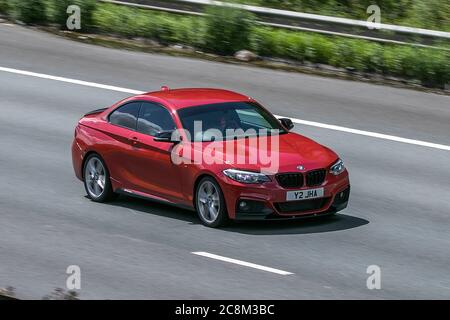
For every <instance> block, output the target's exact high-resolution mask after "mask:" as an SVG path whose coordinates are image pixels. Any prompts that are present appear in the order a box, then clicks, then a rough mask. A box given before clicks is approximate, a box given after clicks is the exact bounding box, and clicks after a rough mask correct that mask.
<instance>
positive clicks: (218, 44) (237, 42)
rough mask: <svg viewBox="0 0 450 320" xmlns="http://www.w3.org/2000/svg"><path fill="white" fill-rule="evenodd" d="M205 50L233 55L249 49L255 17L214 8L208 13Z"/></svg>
mask: <svg viewBox="0 0 450 320" xmlns="http://www.w3.org/2000/svg"><path fill="white" fill-rule="evenodd" d="M206 14H207V17H206V34H205V49H206V50H208V51H212V52H216V53H219V54H225V55H226V54H233V53H234V52H236V51H238V50H241V49H248V47H249V42H250V33H251V29H252V26H253V24H254V21H253V19H254V18H253V15H252V14H250V13H248V12H247V11H244V10H238V9H233V8H227V7H225V8H224V7H216V6H212V7H210V8H208V9H207V11H206Z"/></svg>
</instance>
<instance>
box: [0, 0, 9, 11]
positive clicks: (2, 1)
mask: <svg viewBox="0 0 450 320" xmlns="http://www.w3.org/2000/svg"><path fill="white" fill-rule="evenodd" d="M8 10H9V5H8V0H0V13H3V14H6V13H8Z"/></svg>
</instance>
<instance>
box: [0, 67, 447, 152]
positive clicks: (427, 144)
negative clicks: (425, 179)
mask: <svg viewBox="0 0 450 320" xmlns="http://www.w3.org/2000/svg"><path fill="white" fill-rule="evenodd" d="M0 71H4V72H9V73H14V74H19V75H24V76H30V77H36V78H41V79H47V80H54V81H61V82H66V83H72V84H77V85H81V86H87V87H93V88H99V89H105V90H112V91H118V92H124V93H130V94H143V93H145V91H139V90H133V89H128V88H122V87H116V86H110V85H105V84H100V83H95V82H88V81H83V80H76V79H70V78H64V77H57V76H52V75H48V74H44V73H36V72H30V71H24V70H19V69H12V68H5V67H0ZM276 117H278V118H283V117H284V116H279V115H276ZM291 120H292V121H293V122H294V123H298V124H303V125H307V126H312V127H319V128H323V129H329V130H335V131H341V132H347V133H353V134H358V135H362V136H367V137H372V138H377V139H384V140H390V141H396V142H401V143H406V144H412V145H417V146H422V147H427V148H434V149H440V150H446V151H450V146H448V145H444V144H438V143H432V142H427V141H421V140H414V139H408V138H402V137H397V136H392V135H387V134H383V133H377V132H371V131H364V130H358V129H352V128H347V127H341V126H336V125H332V124H326V123H320V122H314V121H308V120H302V119H296V118H291Z"/></svg>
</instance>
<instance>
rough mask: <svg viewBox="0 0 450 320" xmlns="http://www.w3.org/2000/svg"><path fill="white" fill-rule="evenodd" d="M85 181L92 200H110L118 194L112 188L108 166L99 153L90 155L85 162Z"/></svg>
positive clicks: (85, 186)
mask: <svg viewBox="0 0 450 320" xmlns="http://www.w3.org/2000/svg"><path fill="white" fill-rule="evenodd" d="M83 182H84V188H85V189H86V193H87V195H88V197H89V198H90V199H91V200H92V201H95V202H108V201H111V200H114V199H115V198H117V196H118V195H117V194H116V193H114V192H113V190H112V185H111V180H110V176H109V171H108V168H107V167H106V164H105V162H104V161H103V159H102V158H101V157H100V156H99V155H98V154H91V155H89V156H88V157H87V159H86V161H85V162H84V167H83Z"/></svg>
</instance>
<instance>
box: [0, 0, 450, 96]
mask: <svg viewBox="0 0 450 320" xmlns="http://www.w3.org/2000/svg"><path fill="white" fill-rule="evenodd" d="M260 1H262V0H260ZM269 1H271V2H273V3H274V4H275V3H281V2H283V3H284V4H286V3H288V2H289V3H294V2H296V3H297V5H299V4H301V5H302V6H305V5H312V4H313V3H317V5H319V4H320V3H321V2H320V1H314V0H302V1H298V2H297V0H291V1H281V0H280V1H278V0H264V2H269ZM333 1H336V2H339V3H343V2H344V1H343V0H342V1H341V0H339V1H338V0H333ZM404 1H418V0H404ZM404 1H400V2H402V3H403V2H404ZM433 1H434V0H433ZM68 2H69V1H68V0H25V1H24V0H8V1H7V2H5V0H0V9H1V8H4V7H2V6H1V5H2V4H4V3H8V4H9V11H10V12H11V13H12V14H13V16H14V17H16V18H17V19H19V20H22V21H24V22H26V23H45V22H46V19H47V15H46V12H48V18H49V19H50V21H51V22H53V23H58V24H59V25H61V26H63V27H64V26H65V22H66V19H67V14H65V10H66V8H67V3H68ZM70 2H71V3H75V4H78V5H80V7H81V9H82V16H81V19H82V27H83V28H85V27H86V26H87V27H88V28H93V29H95V30H97V31H99V32H102V33H105V34H115V35H120V36H124V37H129V38H134V37H143V38H148V39H153V40H156V41H158V42H160V43H162V44H183V45H189V46H192V47H195V48H201V49H204V50H206V51H209V52H214V53H217V54H223V55H229V54H233V53H234V52H236V51H238V50H241V49H250V50H252V51H254V52H255V53H257V54H258V55H260V56H264V57H276V58H286V59H291V60H295V61H299V62H300V63H303V62H306V61H308V62H312V63H322V64H329V65H332V66H336V67H342V68H351V69H354V70H356V71H359V72H368V73H379V74H383V75H390V76H396V77H402V78H406V79H414V80H418V81H421V83H422V84H423V85H425V86H430V87H440V88H443V87H444V86H445V84H446V83H450V52H448V51H445V50H436V49H425V48H421V49H419V48H415V47H410V46H404V45H387V44H383V45H382V44H379V43H376V42H372V41H365V40H358V39H349V38H344V37H337V36H335V37H331V36H325V35H320V34H315V33H307V32H295V31H287V30H281V29H272V28H268V27H259V26H256V24H255V23H254V21H253V19H254V18H253V16H252V15H250V14H248V13H246V12H243V11H241V10H235V9H230V8H227V9H218V8H212V9H210V10H209V11H208V15H207V16H206V17H205V18H203V17H191V16H184V15H177V14H168V13H156V12H155V11H151V10H142V9H137V8H129V7H124V6H117V5H113V4H104V3H99V4H94V2H95V0H72V1H70ZM323 2H325V3H331V2H332V0H330V1H323ZM366 2H367V1H366ZM366 2H364V1H363V0H354V1H348V3H350V4H351V5H352V6H355V5H356V4H357V3H359V4H360V5H361V6H365V5H366ZM377 2H378V3H381V1H380V0H378V1H377ZM383 3H384V1H383ZM386 4H390V5H393V6H395V4H393V3H390V2H389V1H386ZM444 7H445V6H444ZM3 10H5V9H3ZM85 10H88V11H89V12H90V13H89V15H87V16H86V14H83V12H85ZM424 23H425V22H424ZM85 30H86V29H85Z"/></svg>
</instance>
